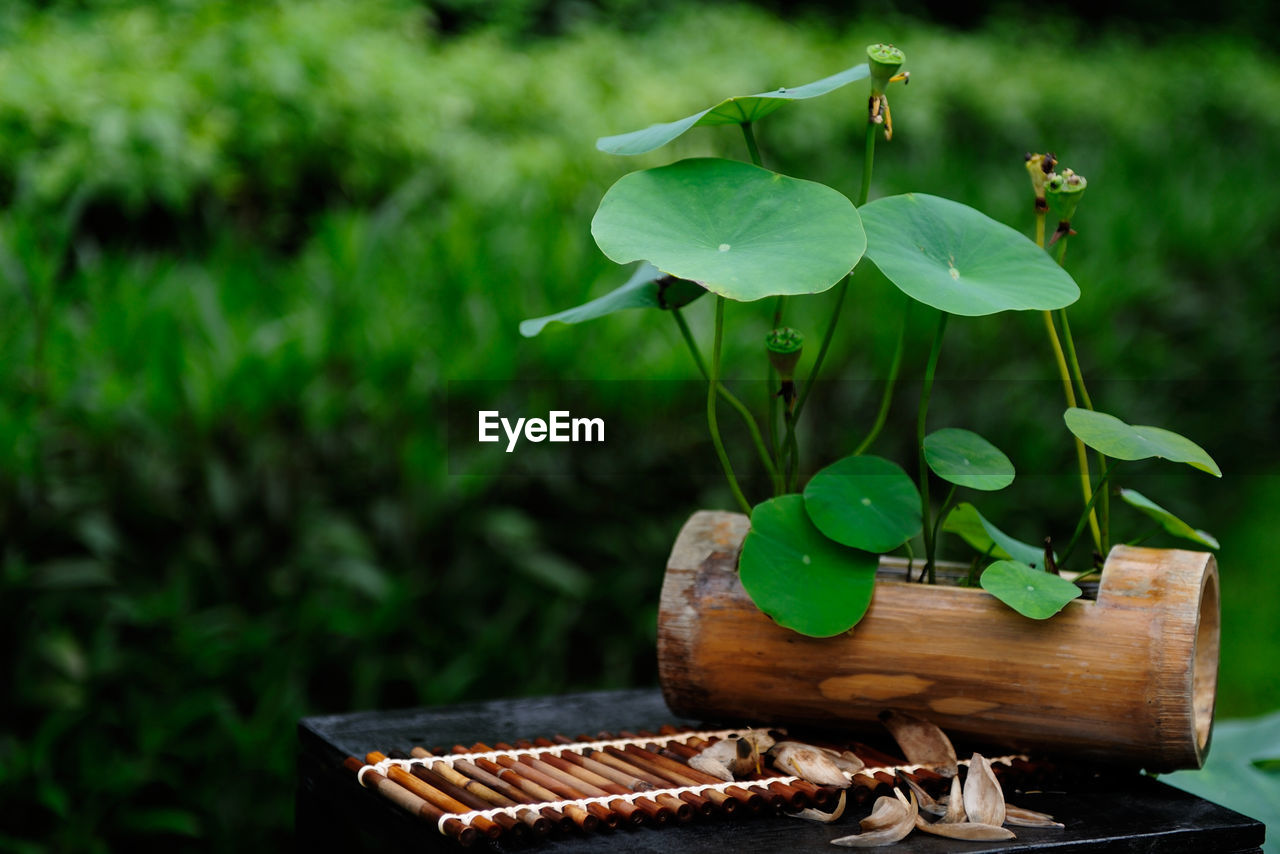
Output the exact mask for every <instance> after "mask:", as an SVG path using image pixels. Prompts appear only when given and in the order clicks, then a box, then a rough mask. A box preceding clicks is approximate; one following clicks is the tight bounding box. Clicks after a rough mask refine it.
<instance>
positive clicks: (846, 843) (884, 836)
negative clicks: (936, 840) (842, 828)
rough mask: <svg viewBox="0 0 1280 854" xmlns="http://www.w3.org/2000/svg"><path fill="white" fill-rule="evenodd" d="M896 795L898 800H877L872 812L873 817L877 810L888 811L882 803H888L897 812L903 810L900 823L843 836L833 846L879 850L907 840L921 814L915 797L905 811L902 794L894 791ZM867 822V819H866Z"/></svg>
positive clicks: (832, 841)
mask: <svg viewBox="0 0 1280 854" xmlns="http://www.w3.org/2000/svg"><path fill="white" fill-rule="evenodd" d="M894 794H895V795H897V796H898V799H897V800H894V799H893V798H890V797H881V798H878V799H877V800H876V808H875V809H873V810H872V811H871V814H872V815H875V814H876V809H884V810H888V809H889V807H881V806H880V803H881V801H886V802H888V803H890V804H893V805H894V807H893V808H894V810H895V812H896V811H897V810H901V813H899V819H898V821H897V822H896V823H895V824H893V825H890V826H889V827H884V828H881V829H879V830H872V831H868V832H866V833H855V834H854V835H852V836H842V837H840V838H839V839H833V840H831V844H832V845H840V846H842V847H844V848H877V847H879V846H881V845H892V844H894V843H895V842H898V841H900V840H902V839H905V838H906V836H907V834H908V833H910V832H911V829H912V828H913V827H915V823H916V819H917V818H919V816H920V813H919V811H918V810H917V808H916V801H915V798H914V797H913V798H912V799H911V802H910V804H908V805H907V807H906V808H905V809H904V808H903V807H902V801H903V800H904V799H903V797H902V793H901V792H899V791H898V790H897V789H894ZM864 822H865V819H864Z"/></svg>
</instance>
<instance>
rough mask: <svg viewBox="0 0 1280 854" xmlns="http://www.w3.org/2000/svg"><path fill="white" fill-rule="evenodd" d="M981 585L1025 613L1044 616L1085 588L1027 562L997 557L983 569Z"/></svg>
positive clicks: (1034, 617) (1050, 614)
mask: <svg viewBox="0 0 1280 854" xmlns="http://www.w3.org/2000/svg"><path fill="white" fill-rule="evenodd" d="M981 584H982V589H983V590H986V591H987V592H988V593H990V594H991V595H992V596H994V597H996V598H997V599H999V600H1000V601H1001V602H1003V603H1004V604H1006V605H1008V606H1009V607H1010V608H1012V609H1013V610H1015V611H1017V612H1018V613H1019V614H1021V615H1022V616H1024V617H1030V618H1031V619H1033V620H1044V619H1048V618H1049V617H1052V616H1053V615H1054V614H1056V613H1058V612H1059V611H1061V610H1062V609H1063V608H1064V607H1066V604H1067V603H1068V602H1070V601H1071V600H1072V599H1075V598H1076V597H1077V596H1079V595H1080V593H1081V592H1082V591H1081V590H1080V588H1079V587H1076V586H1075V585H1074V584H1072V583H1071V582H1070V581H1067V580H1066V579H1065V578H1063V577H1062V576H1060V575H1054V574H1053V573H1051V572H1043V571H1041V570H1038V569H1032V568H1031V567H1029V566H1027V565H1026V564H1025V563H1018V562H1017V561H1013V560H998V561H996V562H995V563H993V564H991V566H989V567H987V568H986V569H985V570H983V573H982V579H981Z"/></svg>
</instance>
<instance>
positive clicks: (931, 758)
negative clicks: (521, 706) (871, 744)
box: [880, 709, 956, 777]
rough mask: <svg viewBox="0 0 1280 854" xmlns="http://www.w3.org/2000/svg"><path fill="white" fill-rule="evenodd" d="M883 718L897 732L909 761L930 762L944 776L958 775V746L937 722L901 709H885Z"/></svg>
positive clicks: (893, 731)
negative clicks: (952, 742) (953, 744)
mask: <svg viewBox="0 0 1280 854" xmlns="http://www.w3.org/2000/svg"><path fill="white" fill-rule="evenodd" d="M880 721H881V722H882V723H883V724H884V725H885V726H886V727H888V729H889V732H890V733H892V734H893V739H894V741H896V742H898V747H900V748H902V753H903V755H904V756H906V757H907V760H908V761H910V762H913V763H915V764H916V765H926V766H928V767H930V768H932V769H933V770H935V771H937V772H938V773H939V774H941V775H942V776H944V777H954V776H955V774H956V749H955V748H954V747H952V746H951V739H949V738H947V734H946V733H944V732H943V731H942V730H940V729H938V727H937V726H936V725H935V724H933V723H930V722H929V721H926V720H925V719H924V718H918V717H916V716H915V715H909V714H907V713H906V712H902V711H898V710H897V709H888V710H886V711H883V712H881V713H880Z"/></svg>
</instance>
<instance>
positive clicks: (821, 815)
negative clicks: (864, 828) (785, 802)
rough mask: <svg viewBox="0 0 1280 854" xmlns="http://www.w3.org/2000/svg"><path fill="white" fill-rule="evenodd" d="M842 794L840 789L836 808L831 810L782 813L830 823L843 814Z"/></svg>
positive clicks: (843, 800)
mask: <svg viewBox="0 0 1280 854" xmlns="http://www.w3.org/2000/svg"><path fill="white" fill-rule="evenodd" d="M844 795H845V793H844V792H843V791H841V792H840V800H838V801H836V808H835V809H833V810H832V811H831V812H823V811H822V810H815V809H807V810H800V812H792V813H784V815H789V816H791V817H792V818H803V819H808V820H809V821H820V822H822V823H823V824H830V823H831V822H833V821H835V820H836V819H838V818H839V817H840V816H842V815H844V805H845V801H846V798H845V796H844Z"/></svg>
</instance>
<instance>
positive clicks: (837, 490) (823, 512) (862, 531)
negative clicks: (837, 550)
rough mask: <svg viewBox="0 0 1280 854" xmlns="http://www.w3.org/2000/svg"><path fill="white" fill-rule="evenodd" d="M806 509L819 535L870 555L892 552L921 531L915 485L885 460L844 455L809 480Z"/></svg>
mask: <svg viewBox="0 0 1280 854" xmlns="http://www.w3.org/2000/svg"><path fill="white" fill-rule="evenodd" d="M804 506H805V509H806V510H807V511H808V513H809V518H810V519H812V520H813V524H814V525H816V526H817V527H818V530H819V531H821V532H822V533H824V534H826V535H827V536H828V537H830V538H831V539H833V540H835V541H836V542H837V543H843V544H844V545H846V546H849V547H850V548H855V549H862V550H864V551H869V552H881V553H883V552H887V551H892V550H893V549H896V548H897V547H898V546H900V545H902V544H903V543H905V542H906V541H907V540H909V539H911V538H912V537H914V536H915V535H916V534H918V533H920V530H921V527H922V524H921V521H920V492H919V491H918V490H917V489H916V485H915V483H914V482H913V481H912V480H911V478H910V477H909V476H908V475H907V473H906V472H905V471H903V470H902V468H901V467H900V466H898V465H897V464H896V463H893V462H890V461H889V460H886V459H884V458H883V457H871V456H854V457H845V458H844V459H842V460H839V461H837V462H834V463H832V464H831V465H829V466H827V467H826V468H824V469H823V470H822V471H820V472H818V473H817V474H815V475H814V476H813V477H812V478H811V479H810V480H809V483H808V485H807V486H806V487H805V489H804Z"/></svg>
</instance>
